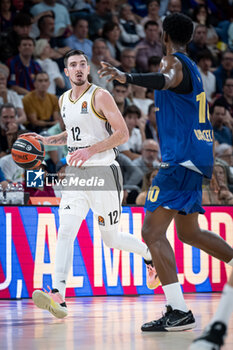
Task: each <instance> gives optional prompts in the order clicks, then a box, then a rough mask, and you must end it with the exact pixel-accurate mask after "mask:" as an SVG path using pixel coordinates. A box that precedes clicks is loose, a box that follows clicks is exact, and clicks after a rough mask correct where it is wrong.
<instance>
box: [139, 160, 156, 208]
mask: <svg viewBox="0 0 233 350" xmlns="http://www.w3.org/2000/svg"><path fill="white" fill-rule="evenodd" d="M158 171H159V166H156V167H155V169H153V170H151V171H149V172H148V173H146V174H145V175H144V176H143V179H142V190H141V192H140V193H139V195H138V196H137V198H136V201H135V203H136V204H137V205H142V206H144V205H145V202H146V197H147V195H148V190H149V188H150V186H151V184H152V180H153V178H154V177H155V176H156V175H157V174H158Z"/></svg>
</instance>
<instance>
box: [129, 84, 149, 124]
mask: <svg viewBox="0 0 233 350" xmlns="http://www.w3.org/2000/svg"><path fill="white" fill-rule="evenodd" d="M146 92H147V88H145V87H142V86H138V85H132V93H133V97H132V99H131V101H132V104H133V105H135V106H137V107H138V108H139V109H140V111H141V114H142V117H143V118H144V119H147V113H148V108H149V106H150V105H151V102H152V101H151V99H149V98H146Z"/></svg>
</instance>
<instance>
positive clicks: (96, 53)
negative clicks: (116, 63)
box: [90, 38, 113, 91]
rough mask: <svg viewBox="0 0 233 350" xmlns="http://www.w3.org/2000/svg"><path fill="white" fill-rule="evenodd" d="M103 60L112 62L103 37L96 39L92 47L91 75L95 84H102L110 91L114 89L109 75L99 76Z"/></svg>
mask: <svg viewBox="0 0 233 350" xmlns="http://www.w3.org/2000/svg"><path fill="white" fill-rule="evenodd" d="M101 61H107V62H109V63H111V62H112V61H111V57H110V55H109V51H108V48H107V45H106V43H105V40H104V39H102V38H98V39H96V40H95V41H94V43H93V47H92V59H91V61H90V76H91V78H92V82H93V83H94V84H96V85H98V86H101V87H102V88H104V89H107V90H108V91H112V88H113V85H112V82H108V78H107V77H103V78H100V77H99V74H98V70H99V69H100V68H101V63H100V62H101Z"/></svg>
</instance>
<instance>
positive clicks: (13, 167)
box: [0, 134, 24, 182]
mask: <svg viewBox="0 0 233 350" xmlns="http://www.w3.org/2000/svg"><path fill="white" fill-rule="evenodd" d="M15 136H16V137H15V139H14V140H12V141H13V142H14V141H16V138H17V136H18V134H16V135H15ZM13 142H12V144H11V147H12V145H13ZM0 167H1V169H2V171H3V174H4V177H5V179H6V181H7V182H23V180H24V169H23V168H21V167H20V166H19V165H17V164H16V163H15V162H14V160H13V158H12V155H11V153H9V154H6V155H4V156H3V157H1V158H0Z"/></svg>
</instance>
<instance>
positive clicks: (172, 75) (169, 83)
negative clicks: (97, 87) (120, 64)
mask: <svg viewBox="0 0 233 350" xmlns="http://www.w3.org/2000/svg"><path fill="white" fill-rule="evenodd" d="M101 65H102V68H101V69H100V70H99V72H98V73H99V74H100V77H104V76H108V75H109V76H111V77H110V78H109V81H112V80H114V79H115V80H118V81H119V82H120V83H122V84H125V83H126V74H125V73H124V72H121V71H120V70H118V69H117V68H115V67H113V66H112V65H111V64H110V63H108V62H101ZM160 73H162V74H163V75H164V77H165V86H164V88H163V90H167V89H169V88H175V87H177V86H178V85H179V84H180V83H181V81H182V79H183V72H182V64H181V62H180V60H178V58H176V57H175V56H173V55H169V56H164V57H163V59H162V61H161V63H160ZM132 76H133V74H132ZM154 76H155V79H156V73H154ZM143 86H144V87H151V86H147V85H146V83H145V84H144V85H143Z"/></svg>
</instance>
